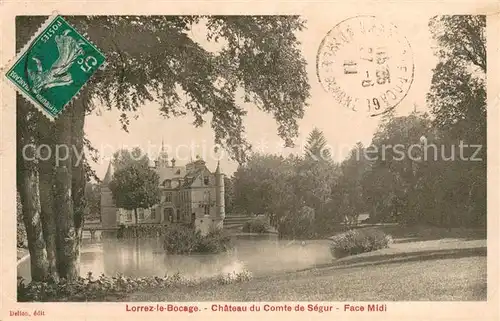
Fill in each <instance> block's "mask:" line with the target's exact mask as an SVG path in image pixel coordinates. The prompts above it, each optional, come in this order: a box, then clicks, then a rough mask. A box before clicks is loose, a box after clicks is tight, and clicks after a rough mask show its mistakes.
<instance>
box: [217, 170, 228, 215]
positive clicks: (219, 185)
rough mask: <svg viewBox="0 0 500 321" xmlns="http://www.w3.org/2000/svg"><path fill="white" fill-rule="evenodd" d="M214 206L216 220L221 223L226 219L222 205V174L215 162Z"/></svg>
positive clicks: (223, 205)
mask: <svg viewBox="0 0 500 321" xmlns="http://www.w3.org/2000/svg"><path fill="white" fill-rule="evenodd" d="M215 206H216V214H215V215H216V218H217V219H219V220H222V221H223V220H224V218H225V217H226V213H225V204H224V174H222V172H221V170H220V163H219V162H217V169H216V170H215Z"/></svg>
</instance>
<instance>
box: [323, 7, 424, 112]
mask: <svg viewBox="0 0 500 321" xmlns="http://www.w3.org/2000/svg"><path fill="white" fill-rule="evenodd" d="M316 72H317V76H318V80H319V81H320V83H321V84H322V86H323V88H324V89H325V90H326V91H327V92H329V93H331V94H332V95H333V97H334V101H335V102H336V103H337V104H339V105H341V106H342V107H345V108H348V109H351V110H353V111H358V112H363V113H367V114H368V115H370V116H376V115H380V114H383V113H385V112H388V111H389V110H391V109H393V108H395V107H396V106H397V105H398V104H399V103H400V102H401V101H402V100H403V99H404V97H405V96H406V94H407V93H408V91H409V90H410V87H411V84H412V82H413V72H414V64H413V56H412V51H411V47H410V44H409V42H408V41H407V39H406V38H405V37H404V36H403V35H401V34H400V33H399V32H398V30H397V28H396V26H394V25H393V24H392V23H390V22H386V21H384V20H382V19H379V18H377V17H374V16H357V17H352V18H349V19H346V20H344V21H342V22H340V23H339V24H337V25H336V26H335V27H334V28H333V29H331V30H330V31H329V32H328V33H327V35H326V36H325V37H324V39H323V41H322V42H321V44H320V46H319V49H318V53H317V59H316Z"/></svg>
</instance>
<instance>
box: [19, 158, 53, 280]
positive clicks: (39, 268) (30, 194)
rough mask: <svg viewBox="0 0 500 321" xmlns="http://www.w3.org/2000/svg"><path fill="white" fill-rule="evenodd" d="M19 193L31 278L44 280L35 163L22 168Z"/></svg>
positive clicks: (46, 269) (46, 276) (45, 263)
mask: <svg viewBox="0 0 500 321" xmlns="http://www.w3.org/2000/svg"><path fill="white" fill-rule="evenodd" d="M21 175H22V178H21V182H19V185H20V191H19V194H20V196H21V202H22V205H23V221H24V225H25V227H26V234H27V238H28V249H29V253H30V260H31V279H32V280H33V281H46V280H48V279H49V264H48V261H47V251H46V249H45V240H44V238H43V231H42V222H41V219H40V218H41V217H40V216H41V209H40V194H39V187H38V182H39V181H38V170H37V168H36V166H35V164H31V166H25V167H24V168H23V169H22V173H21Z"/></svg>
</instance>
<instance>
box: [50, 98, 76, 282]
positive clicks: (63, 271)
mask: <svg viewBox="0 0 500 321" xmlns="http://www.w3.org/2000/svg"><path fill="white" fill-rule="evenodd" d="M72 107H73V106H70V107H69V108H72ZM69 108H68V109H69ZM68 109H67V110H66V111H64V112H63V113H62V115H61V116H60V117H59V119H58V120H57V121H56V133H55V138H56V140H55V144H56V151H58V153H59V155H56V157H58V158H57V159H56V164H55V165H56V173H55V182H54V183H55V184H54V209H55V210H56V213H57V221H56V227H57V251H58V255H57V258H58V270H59V276H60V277H61V278H65V279H67V280H73V279H76V278H77V277H78V276H79V267H78V262H77V260H76V255H75V254H76V253H75V249H74V244H75V242H76V240H77V235H76V231H75V223H74V220H73V197H72V171H73V169H72V166H73V162H72V156H73V155H72V146H71V142H72V139H71V135H72V131H71V127H72V115H73V113H72V112H71V110H68Z"/></svg>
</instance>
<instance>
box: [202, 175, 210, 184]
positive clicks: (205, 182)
mask: <svg viewBox="0 0 500 321" xmlns="http://www.w3.org/2000/svg"><path fill="white" fill-rule="evenodd" d="M203 183H204V184H205V185H208V184H209V183H210V179H209V177H208V176H206V177H203Z"/></svg>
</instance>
